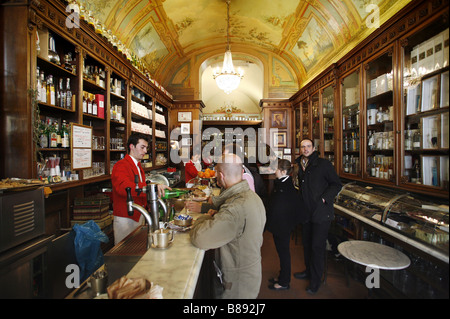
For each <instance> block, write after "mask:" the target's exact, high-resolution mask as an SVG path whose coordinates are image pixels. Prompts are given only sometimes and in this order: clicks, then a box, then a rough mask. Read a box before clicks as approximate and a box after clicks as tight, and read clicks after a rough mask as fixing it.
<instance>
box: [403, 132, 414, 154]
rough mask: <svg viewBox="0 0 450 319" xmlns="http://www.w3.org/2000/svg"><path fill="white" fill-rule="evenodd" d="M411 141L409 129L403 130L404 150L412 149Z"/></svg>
mask: <svg viewBox="0 0 450 319" xmlns="http://www.w3.org/2000/svg"><path fill="white" fill-rule="evenodd" d="M412 145H413V141H412V136H411V130H410V129H409V127H408V129H407V130H406V131H405V150H406V151H410V150H412V149H413V146H412Z"/></svg>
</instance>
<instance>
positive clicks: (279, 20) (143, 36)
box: [78, 0, 410, 91]
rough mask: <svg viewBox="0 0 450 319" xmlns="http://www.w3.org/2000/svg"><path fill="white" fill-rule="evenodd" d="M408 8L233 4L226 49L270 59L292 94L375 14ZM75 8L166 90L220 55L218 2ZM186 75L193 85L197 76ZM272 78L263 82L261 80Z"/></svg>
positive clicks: (396, 4)
mask: <svg viewBox="0 0 450 319" xmlns="http://www.w3.org/2000/svg"><path fill="white" fill-rule="evenodd" d="M409 1H410V0H401V1H396V0H306V1H304V0H232V1H231V5H230V15H231V19H230V37H231V48H232V51H234V49H233V48H236V47H237V48H238V49H239V50H238V51H239V54H238V56H239V57H238V59H242V60H244V61H245V60H246V54H248V57H249V60H251V59H252V57H254V56H263V57H267V60H271V61H270V62H269V61H265V63H267V64H272V65H273V61H272V59H275V60H277V61H278V62H279V64H280V65H282V67H284V68H285V69H286V72H289V73H292V78H293V82H294V86H295V89H298V88H299V87H301V86H302V84H303V83H304V82H305V81H307V80H308V79H310V78H311V77H313V76H315V75H317V74H318V73H319V72H320V71H321V70H322V69H323V68H325V67H327V66H328V65H330V64H331V63H333V62H335V61H337V60H338V59H339V58H340V57H342V56H343V55H344V54H345V53H347V52H348V51H349V50H350V49H351V48H353V47H354V46H355V45H356V44H357V43H359V42H360V41H361V40H363V39H364V38H365V37H367V36H368V35H369V34H370V33H371V32H372V31H373V30H374V25H375V26H376V23H377V22H378V21H377V20H373V18H375V19H377V18H378V14H379V22H380V24H382V23H383V22H385V21H386V20H387V19H389V18H390V17H391V16H392V15H394V14H395V13H396V12H397V11H399V10H400V9H401V8H402V7H404V6H405V5H406V4H407V3H408V2H409ZM78 2H79V3H81V4H83V5H84V6H85V8H86V10H89V11H91V13H92V15H93V16H95V17H96V18H97V19H99V20H100V21H101V22H102V23H103V24H104V25H105V27H106V29H109V30H111V31H112V33H113V34H115V35H116V36H117V38H118V39H120V40H121V41H122V43H124V44H125V45H126V46H127V47H128V48H130V49H131V51H133V52H134V53H135V54H136V55H137V56H138V57H139V58H141V59H142V60H143V61H144V63H145V64H146V66H147V68H148V70H149V71H150V73H151V74H152V76H153V77H154V78H155V79H156V80H157V81H159V82H160V83H162V84H163V85H164V86H165V87H167V88H168V89H169V91H170V86H171V83H170V81H171V79H173V76H174V75H175V74H176V73H177V72H179V71H180V70H181V69H182V68H183V66H184V67H186V63H188V64H189V67H192V66H194V65H196V66H200V65H201V64H202V63H203V61H204V60H206V59H207V58H210V57H211V56H212V53H211V52H224V51H225V46H226V3H225V0H80V1H78ZM216 55H217V54H216ZM233 58H234V57H233ZM234 59H235V58H234ZM189 72H190V73H189V77H191V81H192V75H193V74H196V72H198V70H189ZM271 76H274V75H273V74H272V75H270V74H269V75H266V80H267V81H269V80H270V78H271ZM194 77H197V79H198V75H195V76H194ZM275 82H276V81H275ZM183 85H184V86H185V87H186V86H194V87H195V86H197V85H198V84H196V83H190V84H186V83H184V84H183ZM289 85H290V86H292V83H290V84H288V86H289ZM197 89H198V87H197Z"/></svg>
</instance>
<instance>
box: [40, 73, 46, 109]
mask: <svg viewBox="0 0 450 319" xmlns="http://www.w3.org/2000/svg"><path fill="white" fill-rule="evenodd" d="M38 89H40V91H41V92H40V95H39V96H40V98H41V100H40V101H41V102H42V103H47V81H46V80H45V75H44V71H41V87H40V88H38Z"/></svg>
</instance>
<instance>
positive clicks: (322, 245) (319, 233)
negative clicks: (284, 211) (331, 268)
mask: <svg viewBox="0 0 450 319" xmlns="http://www.w3.org/2000/svg"><path fill="white" fill-rule="evenodd" d="M330 224H331V222H324V223H318V224H316V223H311V222H307V223H304V224H303V227H302V240H303V251H304V256H305V266H306V273H307V274H308V275H309V277H310V287H312V288H316V287H319V286H320V283H321V281H322V275H323V271H324V267H325V253H326V248H327V247H326V242H327V237H328V230H329V229H330Z"/></svg>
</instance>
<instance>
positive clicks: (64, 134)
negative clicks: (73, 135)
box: [61, 120, 70, 148]
mask: <svg viewBox="0 0 450 319" xmlns="http://www.w3.org/2000/svg"><path fill="white" fill-rule="evenodd" d="M67 126H68V125H67V123H66V120H63V123H62V126H61V140H62V141H61V146H62V147H64V148H68V147H69V146H70V141H69V130H68V128H67Z"/></svg>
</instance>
